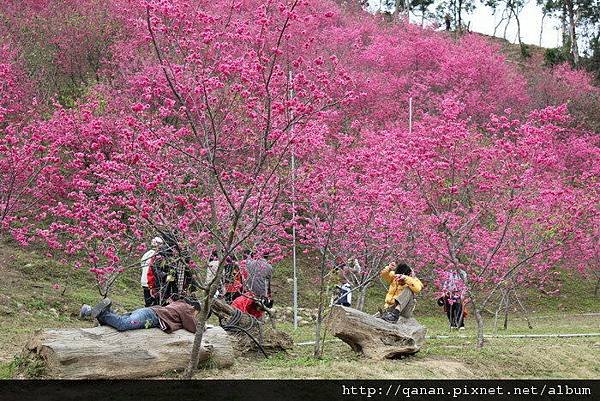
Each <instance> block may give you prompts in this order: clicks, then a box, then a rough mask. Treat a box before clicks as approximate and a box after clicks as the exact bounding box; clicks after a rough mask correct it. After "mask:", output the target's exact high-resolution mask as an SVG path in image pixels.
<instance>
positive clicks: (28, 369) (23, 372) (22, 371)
mask: <svg viewBox="0 0 600 401" xmlns="http://www.w3.org/2000/svg"><path fill="white" fill-rule="evenodd" d="M8 371H9V372H10V373H11V377H14V376H24V377H26V378H29V379H35V378H41V377H44V376H46V375H47V373H48V369H47V367H46V364H45V363H44V361H43V360H42V359H41V358H40V357H38V356H30V355H28V356H22V355H16V356H15V358H14V359H13V361H12V362H11V363H10V366H9V368H8Z"/></svg>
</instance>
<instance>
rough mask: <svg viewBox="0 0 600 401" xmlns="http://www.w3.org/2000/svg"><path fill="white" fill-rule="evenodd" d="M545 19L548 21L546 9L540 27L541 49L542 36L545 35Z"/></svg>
mask: <svg viewBox="0 0 600 401" xmlns="http://www.w3.org/2000/svg"><path fill="white" fill-rule="evenodd" d="M544 19H546V9H545V8H544V9H543V11H542V25H541V27H540V43H539V45H540V47H542V36H543V35H544Z"/></svg>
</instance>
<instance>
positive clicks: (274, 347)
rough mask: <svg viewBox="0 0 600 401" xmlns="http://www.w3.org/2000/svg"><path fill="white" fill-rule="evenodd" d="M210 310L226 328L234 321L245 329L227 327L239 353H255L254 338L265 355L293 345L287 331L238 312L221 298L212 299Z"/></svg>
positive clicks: (256, 349)
mask: <svg viewBox="0 0 600 401" xmlns="http://www.w3.org/2000/svg"><path fill="white" fill-rule="evenodd" d="M212 311H213V313H214V314H215V315H216V316H217V317H218V318H219V320H220V322H221V325H222V326H225V327H226V328H227V326H228V324H231V323H234V325H235V326H237V327H239V328H242V329H244V330H245V331H246V332H244V331H242V330H236V328H235V327H230V328H227V330H228V331H229V334H230V335H231V336H232V337H235V341H234V347H235V349H236V351H237V352H238V353H239V354H242V355H250V354H256V353H257V352H258V351H259V347H258V346H257V345H256V343H255V342H254V340H256V341H257V342H258V343H260V344H261V346H262V348H263V350H264V351H265V353H266V354H267V355H271V354H276V353H278V352H285V351H287V350H289V349H292V348H293V347H294V340H293V339H292V337H291V336H290V335H289V334H288V333H285V332H283V331H279V330H277V329H276V328H275V325H274V324H266V323H264V322H262V321H258V320H257V319H255V318H254V317H253V316H250V315H248V314H246V313H242V312H240V311H239V310H237V309H236V308H234V307H233V306H231V305H229V304H227V303H226V302H225V301H223V300H221V299H215V300H214V301H213V304H212ZM271 323H273V322H271ZM248 334H249V335H250V336H252V338H254V340H253V339H252V338H250V336H249V335H248Z"/></svg>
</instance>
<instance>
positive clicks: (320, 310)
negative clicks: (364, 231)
mask: <svg viewBox="0 0 600 401" xmlns="http://www.w3.org/2000/svg"><path fill="white" fill-rule="evenodd" d="M326 249H327V248H326ZM326 252H327V250H325V252H324V253H323V258H322V260H321V274H320V277H319V279H320V287H319V308H318V309H317V322H316V324H315V348H314V352H313V355H314V357H315V358H321V356H322V355H323V348H322V347H321V327H322V323H323V303H324V302H325V262H326V260H327V259H326V256H325V254H326Z"/></svg>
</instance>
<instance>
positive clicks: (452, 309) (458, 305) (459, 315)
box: [438, 270, 467, 330]
mask: <svg viewBox="0 0 600 401" xmlns="http://www.w3.org/2000/svg"><path fill="white" fill-rule="evenodd" d="M466 276H467V273H466V272H465V271H464V270H460V271H459V272H458V273H457V272H455V271H453V272H450V274H449V275H448V278H447V279H446V281H445V282H444V287H443V291H444V295H443V296H442V297H441V298H439V299H438V305H440V306H443V307H444V311H445V312H446V316H447V317H448V322H449V323H450V330H452V329H459V330H464V329H465V310H464V305H463V298H464V280H465V279H466Z"/></svg>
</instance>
